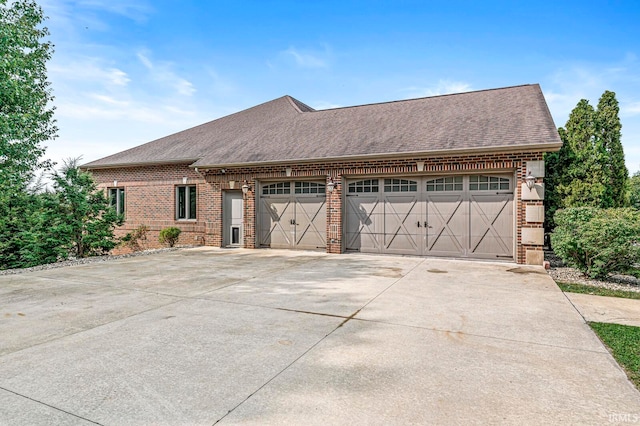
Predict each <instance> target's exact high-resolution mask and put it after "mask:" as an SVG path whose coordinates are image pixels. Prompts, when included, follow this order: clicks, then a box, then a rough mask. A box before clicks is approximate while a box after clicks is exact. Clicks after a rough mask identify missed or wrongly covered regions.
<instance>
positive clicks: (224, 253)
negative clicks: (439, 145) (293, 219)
mask: <svg viewBox="0 0 640 426" xmlns="http://www.w3.org/2000/svg"><path fill="white" fill-rule="evenodd" d="M634 416H636V417H637V416H640V393H639V392H638V391H637V390H636V389H635V388H634V387H633V385H632V384H631V383H630V382H629V381H628V380H627V378H626V376H625V374H624V372H623V371H622V370H621V369H620V368H619V366H618V365H617V364H616V363H615V361H614V360H613V358H612V357H611V355H610V354H609V353H608V352H607V350H606V349H605V348H604V346H603V345H602V343H601V342H600V341H599V340H598V338H597V337H596V336H595V334H594V333H593V332H592V331H591V329H590V328H589V326H588V325H587V324H586V323H585V322H584V320H583V318H582V317H581V316H580V314H579V313H578V312H577V311H576V309H575V308H574V307H573V306H572V304H571V303H570V302H569V300H568V299H567V297H565V295H564V294H563V293H562V292H561V291H560V290H559V289H558V287H557V286H556V285H555V283H554V282H553V281H552V280H551V278H550V277H549V276H548V275H547V274H546V273H545V271H544V270H543V269H542V268H538V267H524V266H517V265H513V264H505V263H483V262H464V261H454V260H438V259H425V258H417V257H400V256H368V255H327V254H325V253H309V252H293V251H278V250H216V249H207V248H202V249H192V250H181V251H176V252H167V253H161V254H156V255H152V256H144V257H135V258H128V259H122V260H118V261H114V262H108V263H93V264H88V265H81V266H75V267H66V268H60V269H54V270H49V271H40V272H31V273H25V274H20V275H13V276H0V424H3V425H4V424H8V425H52V424H55V425H88V424H102V425H121V424H127V425H149V424H156V425H213V424H218V423H219V424H261V425H264V424H267V425H268V424H273V425H280V424H305V425H327V424H330V425H331V424H339V425H342V424H371V425H393V424H398V425H406V424H581V425H588V424H594V425H595V424H608V423H609V422H611V421H617V419H625V418H636V417H634Z"/></svg>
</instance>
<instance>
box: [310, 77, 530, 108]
mask: <svg viewBox="0 0 640 426" xmlns="http://www.w3.org/2000/svg"><path fill="white" fill-rule="evenodd" d="M528 86H538V87H540V84H539V83H529V84H518V85H515V86H506V87H495V88H492V89H480V90H469V91H468V92H456V93H444V94H442V95H433V96H422V97H419V98H409V99H397V100H394V101H385V102H371V103H368V104H360V105H348V106H343V107H335V108H327V109H320V110H314V111H315V112H322V111H335V110H339V109H348V108H359V107H366V106H374V105H385V104H395V103H399V102H409V101H421V100H424V99H434V98H444V97H446V96H458V95H469V94H471V93H482V92H492V91H497V90H505V89H515V88H518V87H528Z"/></svg>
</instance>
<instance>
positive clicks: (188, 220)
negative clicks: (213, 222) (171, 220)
mask: <svg viewBox="0 0 640 426" xmlns="http://www.w3.org/2000/svg"><path fill="white" fill-rule="evenodd" d="M175 221H176V222H193V223H195V222H197V221H198V219H175Z"/></svg>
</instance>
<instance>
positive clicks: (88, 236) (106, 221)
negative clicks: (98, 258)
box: [52, 159, 124, 257]
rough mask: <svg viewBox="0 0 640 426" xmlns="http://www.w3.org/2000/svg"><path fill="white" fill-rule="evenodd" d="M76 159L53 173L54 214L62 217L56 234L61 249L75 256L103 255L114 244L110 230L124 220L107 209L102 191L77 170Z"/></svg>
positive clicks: (89, 178)
mask: <svg viewBox="0 0 640 426" xmlns="http://www.w3.org/2000/svg"><path fill="white" fill-rule="evenodd" d="M77 162H78V159H70V160H67V161H66V162H65V166H64V167H63V168H62V170H61V171H60V172H56V173H54V174H53V176H52V177H53V185H54V189H55V191H56V194H57V196H58V206H57V207H58V214H59V215H60V216H61V217H62V218H64V220H62V221H61V223H60V224H59V225H58V227H57V229H56V232H57V234H58V235H59V236H60V237H61V239H62V240H63V241H64V244H63V247H64V248H66V249H67V250H68V251H70V252H71V253H73V255H74V256H76V257H86V256H92V255H96V254H104V253H107V252H109V251H110V250H111V249H113V248H114V247H115V246H116V245H117V242H116V239H115V237H114V229H115V227H116V226H119V225H122V223H123V222H124V218H123V217H122V216H121V215H118V214H117V213H116V211H115V210H114V209H113V208H111V207H110V206H109V201H108V199H107V197H106V196H105V194H104V192H102V191H98V190H97V188H96V184H95V183H94V181H93V178H92V177H91V175H90V174H89V173H87V172H82V171H80V170H79V169H78V168H77V167H76V166H77Z"/></svg>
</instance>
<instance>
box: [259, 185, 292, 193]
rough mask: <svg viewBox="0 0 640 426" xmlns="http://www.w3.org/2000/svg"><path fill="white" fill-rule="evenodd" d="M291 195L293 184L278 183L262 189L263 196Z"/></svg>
mask: <svg viewBox="0 0 640 426" xmlns="http://www.w3.org/2000/svg"><path fill="white" fill-rule="evenodd" d="M275 194H291V182H277V183H272V184H269V185H264V186H263V187H262V195H275Z"/></svg>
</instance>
